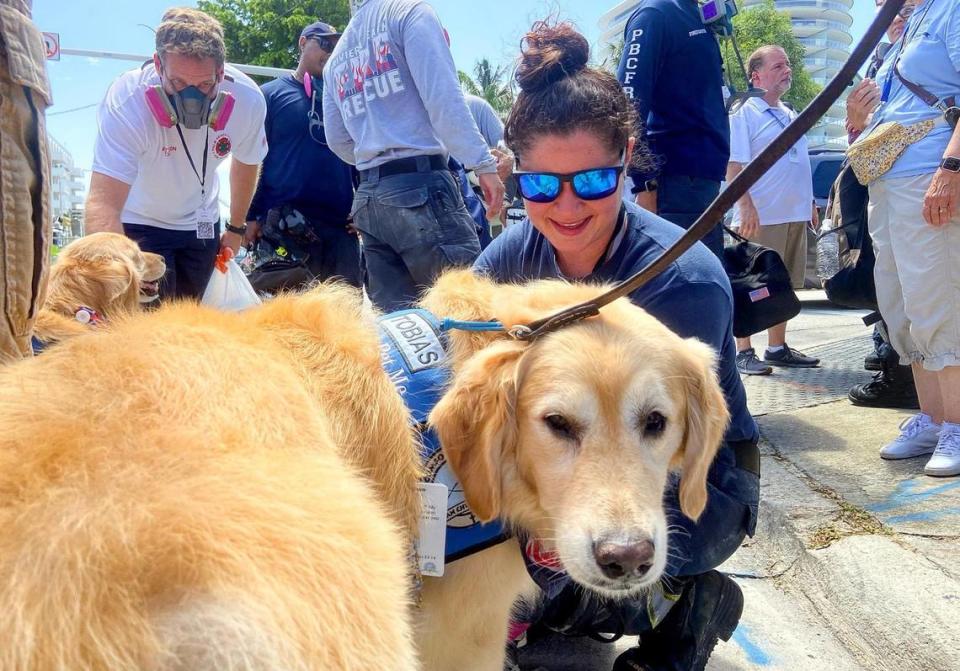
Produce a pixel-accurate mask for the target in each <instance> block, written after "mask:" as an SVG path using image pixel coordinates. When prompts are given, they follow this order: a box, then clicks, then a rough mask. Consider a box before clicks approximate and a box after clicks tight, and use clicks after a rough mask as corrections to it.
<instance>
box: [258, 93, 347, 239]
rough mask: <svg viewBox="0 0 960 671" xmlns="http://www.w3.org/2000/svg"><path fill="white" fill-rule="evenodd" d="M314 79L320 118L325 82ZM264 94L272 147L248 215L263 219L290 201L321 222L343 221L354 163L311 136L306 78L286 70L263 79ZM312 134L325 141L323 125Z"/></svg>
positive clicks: (337, 223)
mask: <svg viewBox="0 0 960 671" xmlns="http://www.w3.org/2000/svg"><path fill="white" fill-rule="evenodd" d="M313 83H314V95H315V98H316V108H315V109H316V112H317V114H318V118H319V119H320V121H321V122H322V121H323V109H322V99H323V90H322V86H323V82H322V80H321V79H319V78H317V77H314V78H313ZM263 95H264V97H265V98H266V99H267V119H266V122H265V125H266V132H267V144H268V145H269V147H270V149H269V151H268V153H267V157H266V158H265V159H264V161H263V167H262V170H261V174H260V184H259V185H258V186H257V192H256V194H255V195H254V197H253V202H252V203H251V204H250V212H249V214H248V217H247V218H248V219H261V218H263V217H264V216H265V215H266V213H267V210H269V209H270V208H272V207H277V206H279V205H285V204H289V205H292V206H293V207H295V208H297V209H298V210H300V211H301V212H302V213H303V214H304V215H305V216H306V217H307V219H309V220H310V221H311V222H313V223H315V224H317V225H321V226H328V225H329V226H340V227H342V226H343V225H344V224H345V223H346V221H347V218H348V217H349V215H350V205H351V203H352V201H353V172H352V170H353V169H352V168H351V167H350V166H349V165H347V164H346V163H344V162H343V161H341V160H340V158H339V157H338V156H337V155H336V154H334V153H333V152H332V151H331V150H330V148H329V147H327V146H326V144H320V143H318V142H316V141H315V140H314V139H313V138H312V137H311V135H310V132H309V126H308V122H307V113H308V112H309V111H310V102H311V101H310V99H309V98H307V95H306V93H305V92H304V89H303V84H301V83H300V82H298V81H297V80H296V79H294V77H293V75H292V74H290V75H285V76H283V77H280V78H278V79H274V80H273V81H271V82H267V83H266V84H264V85H263ZM314 135H315V136H316V139H319V140H322V141H324V142H326V136H325V135H324V134H323V127H322V125H321V126H320V127H319V128H316V129H315V130H314Z"/></svg>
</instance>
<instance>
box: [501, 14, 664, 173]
mask: <svg viewBox="0 0 960 671" xmlns="http://www.w3.org/2000/svg"><path fill="white" fill-rule="evenodd" d="M520 50H521V53H520V62H519V64H518V65H517V70H516V75H515V77H516V81H517V84H519V85H520V94H519V95H518V96H517V99H516V102H515V103H514V105H513V108H512V109H511V110H510V115H509V116H508V117H507V122H506V125H505V127H504V141H505V142H506V143H507V145H508V146H509V147H510V149H511V150H512V151H513V152H514V153H515V154H516V155H517V156H518V157H520V160H521V161H522V156H523V153H524V151H525V150H526V149H528V148H529V147H530V146H531V144H533V142H534V141H535V140H536V138H537V137H538V136H542V135H548V134H549V135H568V134H570V133H574V132H577V131H590V132H592V133H594V134H596V136H597V137H599V138H600V139H601V140H602V141H604V142H606V143H608V145H609V146H610V149H611V150H612V151H621V150H623V149H624V148H625V147H626V146H627V140H628V139H629V138H630V137H631V136H635V137H638V138H639V133H638V130H639V129H638V127H637V115H636V112H635V111H634V109H633V103H632V102H631V101H630V99H629V98H628V97H627V94H626V93H624V91H623V87H621V86H620V82H618V81H617V79H616V77H614V76H613V75H611V74H610V73H608V72H604V71H603V70H598V69H596V68H591V67H587V61H588V60H589V58H590V44H589V43H588V42H587V40H586V38H585V37H584V36H583V35H581V34H580V33H578V32H577V30H576V29H575V28H574V27H573V26H572V25H570V24H569V23H559V24H556V25H552V24H550V23H548V22H546V21H538V22H537V23H535V24H533V27H532V28H531V29H530V32H528V33H527V34H526V36H525V37H524V38H523V42H522V43H521V45H520ZM651 162H652V161H651V157H650V153H649V150H647V148H646V146H644V145H643V143H642V141H641V140H640V139H638V140H637V149H635V150H634V155H633V159H632V163H633V164H634V165H637V166H638V167H648V166H649V165H650V163H651Z"/></svg>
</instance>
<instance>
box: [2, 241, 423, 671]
mask: <svg viewBox="0 0 960 671" xmlns="http://www.w3.org/2000/svg"><path fill="white" fill-rule="evenodd" d="M91 237H92V236H91ZM87 240H89V238H87ZM67 258H68V259H71V260H72V259H74V258H75V257H74V255H73V254H70V255H68V257H67ZM71 262H72V261H71ZM113 263H114V260H104V261H103V264H104V266H105V267H112V265H111V264H113ZM116 263H117V275H118V276H122V277H125V278H129V282H130V283H132V284H131V286H132V287H133V289H129V288H128V290H127V291H129V294H130V295H133V293H134V290H135V289H136V283H137V282H139V279H142V278H143V276H142V275H132V274H131V275H126V274H125V273H126V271H125V270H121V269H120V266H123V265H124V264H123V263H121V262H119V261H117V262H116ZM61 272H64V270H61ZM120 293H125V292H120ZM81 300H83V301H88V300H89V299H88V298H86V297H83V298H82V299H81ZM91 302H92V301H91ZM100 307H103V306H100ZM0 376H2V377H0V613H2V617H0V669H9V670H10V671H15V670H23V671H27V670H30V671H63V670H70V671H134V670H137V671H141V670H146V671H201V670H202V671H209V670H212V669H216V670H217V671H239V670H244V671H254V670H256V671H267V670H271V671H281V670H282V671H318V670H321V669H322V670H325V671H329V670H332V671H381V670H382V669H398V670H401V671H408V670H415V669H418V668H419V665H418V663H417V660H416V656H415V648H414V640H413V636H412V624H411V611H412V607H411V591H412V590H411V574H412V572H411V570H410V562H409V552H410V547H411V545H410V543H411V541H412V537H413V531H412V530H413V529H414V528H415V524H416V519H417V516H418V510H419V497H418V494H417V489H416V483H417V481H418V479H419V478H420V473H421V466H420V464H419V458H418V455H417V449H416V441H415V437H414V435H413V433H412V430H411V428H410V427H409V425H408V421H407V417H406V411H405V409H404V407H403V403H402V401H401V400H400V398H399V396H398V395H397V394H396V392H395V390H394V389H393V386H392V385H391V383H390V382H389V380H388V379H387V377H386V375H385V374H384V373H383V371H382V369H381V366H380V360H379V349H378V340H377V335H376V331H375V329H374V325H373V323H372V319H371V317H370V315H364V314H363V307H362V304H361V301H360V298H359V296H358V295H357V294H356V293H355V292H353V291H351V290H348V289H345V288H337V287H331V286H326V287H321V288H320V289H317V290H315V291H312V292H310V293H307V294H303V295H300V296H288V297H281V298H278V299H275V300H273V301H271V302H269V303H267V304H265V305H262V306H259V307H257V308H254V309H251V310H248V311H246V312H242V313H226V312H217V311H214V310H210V309H207V308H203V307H201V306H198V305H193V304H175V305H170V306H166V307H163V308H161V309H160V310H158V311H156V312H153V313H147V314H141V315H136V316H132V317H121V318H118V319H115V320H114V319H111V320H110V322H109V323H108V324H107V325H106V326H105V328H102V329H97V332H96V333H95V334H93V335H90V336H86V337H80V338H71V339H68V340H67V341H66V342H64V343H63V344H61V345H59V346H58V347H56V348H53V349H51V350H50V351H49V352H48V353H46V354H44V356H41V357H37V358H35V359H32V360H27V361H22V362H19V363H17V364H14V365H11V366H8V367H7V368H5V369H3V370H2V371H0Z"/></svg>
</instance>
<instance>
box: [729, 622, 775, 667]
mask: <svg viewBox="0 0 960 671" xmlns="http://www.w3.org/2000/svg"><path fill="white" fill-rule="evenodd" d="M733 640H734V641H736V642H737V645H739V646H740V647H741V648H743V651H744V652H745V653H747V660H748V661H749V662H750V663H751V664H756V665H757V666H770V664H771V662H772V661H773V660H772V659H771V658H770V655H768V654H767V653H766V652H764V650H763V648H761V647H760V646H759V645H757V644H756V643H754V642H753V641H752V640H750V627H748V626H747V625H745V624H743V623H742V622H741V623H740V625H739V626H738V627H737V628H736V630H735V631H734V632H733Z"/></svg>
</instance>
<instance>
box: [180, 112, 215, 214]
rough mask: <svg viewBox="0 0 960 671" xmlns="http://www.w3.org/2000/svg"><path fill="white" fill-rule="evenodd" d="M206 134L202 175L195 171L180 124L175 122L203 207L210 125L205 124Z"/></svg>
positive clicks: (195, 166) (195, 167)
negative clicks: (195, 179)
mask: <svg viewBox="0 0 960 671" xmlns="http://www.w3.org/2000/svg"><path fill="white" fill-rule="evenodd" d="M206 129H207V134H206V137H205V138H204V140H203V166H202V168H201V169H202V170H203V175H202V176H201V174H200V173H199V172H197V165H196V164H195V163H194V162H193V157H192V156H191V155H190V149H189V148H188V147H187V141H186V140H185V139H184V138H183V131H182V130H180V124H177V134H178V135H179V136H180V144H181V145H183V152H184V153H185V154H186V155H187V160H188V161H190V167H191V168H193V174H194V175H196V176H197V181H198V182H200V207H203V199H204V196H205V195H206V191H205V190H204V184H206V182H207V154H209V153H210V151H209V150H210V126H209V125H207V126H206Z"/></svg>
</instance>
